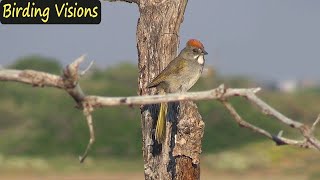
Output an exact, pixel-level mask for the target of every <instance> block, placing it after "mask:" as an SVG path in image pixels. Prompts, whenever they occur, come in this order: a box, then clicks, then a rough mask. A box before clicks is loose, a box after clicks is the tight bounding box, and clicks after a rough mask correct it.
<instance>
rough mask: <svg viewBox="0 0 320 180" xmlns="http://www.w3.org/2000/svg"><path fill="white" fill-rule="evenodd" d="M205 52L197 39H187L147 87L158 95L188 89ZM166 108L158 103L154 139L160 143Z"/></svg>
mask: <svg viewBox="0 0 320 180" xmlns="http://www.w3.org/2000/svg"><path fill="white" fill-rule="evenodd" d="M207 54H208V53H207V52H206V51H205V49H204V46H203V44H202V43H201V42H200V41H199V40H197V39H190V40H188V41H187V43H186V46H185V47H184V48H183V49H182V50H181V51H180V53H179V55H178V56H177V57H176V58H174V59H173V60H172V61H171V62H170V63H169V64H168V65H167V66H166V68H164V69H163V70H162V71H161V72H160V73H159V74H158V75H157V76H156V77H155V78H154V79H153V80H152V81H151V82H150V83H148V85H147V88H156V89H157V92H158V94H160V95H163V94H167V93H179V92H186V91H188V90H189V89H190V88H191V87H192V86H193V85H194V84H195V83H196V82H197V81H198V79H199V78H200V76H201V73H202V71H203V66H204V63H205V58H204V55H207ZM167 110H168V104H167V103H160V111H159V115H158V119H157V124H156V131H155V140H156V141H157V142H158V143H160V144H162V143H163V142H164V140H165V131H166V115H167Z"/></svg>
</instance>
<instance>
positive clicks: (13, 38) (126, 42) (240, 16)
mask: <svg viewBox="0 0 320 180" xmlns="http://www.w3.org/2000/svg"><path fill="white" fill-rule="evenodd" d="M102 7H103V8H102V20H101V24H99V25H0V40H1V43H0V64H2V65H7V64H10V63H12V62H14V61H15V60H16V59H17V58H19V57H21V56H24V55H30V54H41V55H44V56H49V57H55V58H57V59H59V60H61V62H62V63H63V64H67V63H69V62H71V61H72V60H73V59H74V58H76V57H78V56H79V55H81V54H83V53H86V54H88V58H89V59H90V60H91V59H92V60H95V63H96V64H97V65H98V66H102V67H105V66H109V65H112V64H115V63H117V62H120V61H131V62H133V63H136V62H137V51H136V37H135V33H136V32H135V31H136V23H137V20H138V15H139V14H138V8H137V6H136V5H134V4H127V3H119V2H117V3H109V2H102ZM180 37H181V46H184V43H185V42H186V41H187V39H189V38H197V39H200V40H201V41H202V42H203V44H204V45H205V47H206V50H207V51H208V52H209V55H208V56H207V58H206V60H207V63H208V64H210V65H214V66H215V67H216V69H217V70H218V71H219V72H220V73H222V74H241V75H248V76H251V77H258V78H263V79H278V80H285V79H296V78H298V79H316V80H320V70H319V67H320V1H319V0H241V1H240V0H190V1H189V3H188V6H187V10H186V14H185V19H184V22H183V24H182V28H181V33H180Z"/></svg>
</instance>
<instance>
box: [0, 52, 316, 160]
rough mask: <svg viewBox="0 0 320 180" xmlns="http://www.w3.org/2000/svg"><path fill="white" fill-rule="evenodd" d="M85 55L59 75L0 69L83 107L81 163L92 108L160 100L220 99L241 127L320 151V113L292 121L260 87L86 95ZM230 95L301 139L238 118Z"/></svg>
mask: <svg viewBox="0 0 320 180" xmlns="http://www.w3.org/2000/svg"><path fill="white" fill-rule="evenodd" d="M84 59H85V56H84V55H83V56H80V57H79V58H77V59H76V60H75V61H74V62H73V63H71V64H69V65H68V66H67V67H66V68H65V69H64V70H63V74H62V75H61V76H57V75H53V74H49V73H45V72H39V71H34V70H13V69H0V81H16V82H21V83H25V84H31V85H33V86H35V87H45V86H47V87H55V88H58V89H63V90H65V91H66V92H68V94H69V95H70V96H71V97H72V98H73V99H74V100H75V101H76V103H77V107H78V108H80V109H82V110H83V112H84V116H85V117H86V120H87V123H88V128H89V132H90V140H89V142H88V145H87V148H86V150H85V152H84V154H83V155H82V156H80V157H79V158H80V162H83V161H84V160H85V158H86V156H87V155H88V153H89V151H90V148H91V146H92V144H93V143H94V141H95V135H94V128H93V120H92V115H91V113H92V112H93V111H94V108H99V107H105V106H119V105H129V106H132V105H145V104H156V103H161V102H174V101H185V100H210V99H211V100H219V101H221V102H222V103H223V104H224V106H225V107H226V108H227V110H228V111H229V112H230V114H231V115H232V116H233V117H234V119H235V120H236V122H237V123H238V124H239V125H240V126H241V127H245V128H248V129H251V130H252V131H254V132H257V133H259V134H261V135H264V136H266V137H268V138H269V139H272V140H273V141H274V142H276V144H277V145H295V146H299V147H304V148H314V149H317V150H320V142H319V140H318V139H316V138H315V137H314V135H313V132H314V130H315V126H316V125H317V124H318V123H319V121H320V115H319V116H318V118H317V119H316V120H315V122H314V123H313V125H312V126H311V127H309V126H307V125H305V124H302V123H300V122H297V121H294V120H292V119H290V118H288V117H286V116H284V115H283V114H281V113H280V112H278V111H277V110H275V109H274V108H272V107H271V106H270V105H268V104H267V103H265V102H264V101H263V100H261V99H260V98H258V97H257V96H256V93H257V92H258V91H260V90H261V89H260V88H251V89H240V88H239V89H231V88H227V89H226V88H225V87H224V85H220V86H219V87H218V88H216V89H212V90H208V91H200V92H188V93H180V94H167V95H153V96H132V97H101V96H89V95H85V94H84V93H83V91H82V89H81V87H80V85H79V83H78V80H79V77H80V75H81V74H83V73H85V72H86V71H88V69H89V68H90V67H91V66H92V62H91V63H90V65H89V67H88V68H86V69H85V70H84V72H83V73H79V66H80V63H81V62H83V61H84ZM233 96H241V97H245V99H246V100H248V101H250V102H252V103H253V104H255V105H256V106H257V107H258V108H259V109H260V110H261V111H262V112H263V113H264V114H266V115H270V116H272V117H274V118H276V119H278V120H279V121H280V122H282V123H284V124H286V125H288V126H290V127H292V128H295V129H298V130H299V131H300V133H301V134H302V136H303V137H304V139H303V140H293V139H289V138H285V137H283V136H282V134H283V131H280V132H279V134H278V135H272V134H271V133H269V132H268V131H266V130H264V129H261V128H259V127H256V126H254V125H252V124H250V123H248V122H246V121H245V120H243V119H242V118H241V116H240V115H239V114H238V113H237V111H236V110H235V109H234V108H233V107H232V105H231V104H230V103H229V102H228V101H227V99H228V98H231V97H233Z"/></svg>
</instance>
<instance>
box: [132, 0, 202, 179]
mask: <svg viewBox="0 0 320 180" xmlns="http://www.w3.org/2000/svg"><path fill="white" fill-rule="evenodd" d="M138 4H139V11H140V18H139V21H138V26H137V48H138V56H139V69H140V76H139V79H138V81H139V94H140V95H148V94H154V93H155V91H151V90H149V89H146V85H147V83H148V82H150V81H151V80H152V78H154V77H155V76H156V75H157V74H158V73H159V72H160V71H161V70H162V69H163V68H164V67H165V66H166V65H167V64H168V63H169V62H170V61H171V60H172V59H173V58H174V57H175V56H176V55H177V54H176V53H177V48H178V42H179V29H180V25H181V23H182V21H183V15H184V11H185V8H186V5H187V0H172V1H159V0H140V1H139V3H138ZM156 107H157V106H150V105H143V106H141V125H142V137H143V158H144V172H145V179H147V180H151V179H181V180H187V179H192V180H193V179H200V166H199V154H200V153H201V139H202V136H203V131H204V123H203V121H202V119H201V116H200V115H199V113H198V111H197V106H196V105H195V104H194V103H193V102H181V103H180V108H179V113H177V114H179V115H178V118H177V119H176V120H174V121H171V122H167V130H166V141H165V142H164V143H163V145H159V144H157V143H156V142H155V139H154V131H155V123H156V119H157V112H156V111H155V109H157V108H156Z"/></svg>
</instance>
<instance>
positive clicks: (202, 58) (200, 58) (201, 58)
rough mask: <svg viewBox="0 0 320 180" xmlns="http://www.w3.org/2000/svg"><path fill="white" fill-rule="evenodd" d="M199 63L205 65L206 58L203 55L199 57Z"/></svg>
mask: <svg viewBox="0 0 320 180" xmlns="http://www.w3.org/2000/svg"><path fill="white" fill-rule="evenodd" d="M197 61H198V63H199V64H204V57H203V55H200V56H198V58H197Z"/></svg>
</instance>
